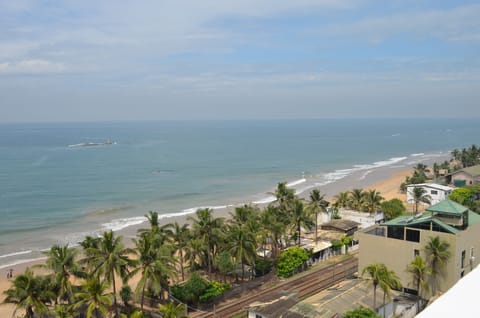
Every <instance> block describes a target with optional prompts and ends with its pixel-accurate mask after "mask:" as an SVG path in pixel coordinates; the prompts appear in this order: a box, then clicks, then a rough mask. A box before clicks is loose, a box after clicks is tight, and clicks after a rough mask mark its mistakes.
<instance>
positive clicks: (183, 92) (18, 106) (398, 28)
mask: <svg viewBox="0 0 480 318" xmlns="http://www.w3.org/2000/svg"><path fill="white" fill-rule="evenodd" d="M0 30H1V32H0V122H23V121H28V122H30V121H45V122H51V121H121V120H171V119H283V118H333V117H335V118H343V117H348V118H352V117H353V118H357V117H367V118H371V117H421V118H429V117H442V118H445V117H448V118H450V117H468V118H480V105H479V101H480V3H479V2H478V1H442V0H432V1H429V0H389V1H385V0H381V1H373V0H372V1H369V0H356V1H353V0H288V1H284V0H237V1H231V0H202V1H199V0H156V1H153V0H152V1H127V0H125V1H118V0H104V1H99V0H96V1H90V0H78V1H74V0H64V1H53V0H51V1H46V0H45V1H43V0H31V1H30V0H15V1H11V0H0Z"/></svg>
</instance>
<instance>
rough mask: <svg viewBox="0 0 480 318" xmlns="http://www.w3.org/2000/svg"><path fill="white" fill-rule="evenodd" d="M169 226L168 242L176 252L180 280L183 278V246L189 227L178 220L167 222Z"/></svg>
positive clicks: (184, 246) (187, 239) (188, 237)
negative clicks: (171, 222)
mask: <svg viewBox="0 0 480 318" xmlns="http://www.w3.org/2000/svg"><path fill="white" fill-rule="evenodd" d="M169 226H170V229H171V231H170V237H169V239H170V242H171V244H172V246H173V247H174V249H175V251H176V252H178V256H179V259H178V263H179V264H180V272H181V274H182V281H184V280H185V248H186V247H187V244H188V241H189V240H190V229H189V228H188V225H187V224H183V225H180V224H178V222H175V223H173V224H169Z"/></svg>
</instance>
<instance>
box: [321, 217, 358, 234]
mask: <svg viewBox="0 0 480 318" xmlns="http://www.w3.org/2000/svg"><path fill="white" fill-rule="evenodd" d="M359 225H360V223H358V222H355V221H351V220H346V219H340V220H332V221H330V222H327V223H323V224H322V225H321V229H322V230H329V231H335V232H340V233H343V235H346V236H351V235H353V233H355V232H356V231H357V230H358V226H359Z"/></svg>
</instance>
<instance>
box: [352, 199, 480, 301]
mask: <svg viewBox="0 0 480 318" xmlns="http://www.w3.org/2000/svg"><path fill="white" fill-rule="evenodd" d="M479 233H480V216H479V215H478V214H476V213H474V212H472V211H470V210H469V209H468V208H467V207H464V206H463V205H460V204H458V203H456V202H454V201H451V200H449V199H446V200H444V201H441V202H440V203H437V204H435V205H432V206H430V207H428V208H427V209H426V212H425V213H423V214H419V215H417V216H414V217H413V216H400V217H398V218H395V219H393V220H390V221H388V222H385V223H382V224H378V225H374V226H372V227H370V228H367V229H365V230H363V231H359V232H357V233H356V234H355V238H356V239H357V240H359V243H360V248H359V254H358V258H359V272H361V271H362V270H363V269H364V268H365V267H366V266H368V265H370V264H373V263H384V264H385V265H386V266H387V267H388V268H389V269H391V270H393V271H395V273H396V274H397V275H398V276H399V278H400V280H401V282H402V285H403V286H404V291H406V292H409V293H413V294H415V293H417V292H418V291H417V287H416V285H415V284H414V283H413V279H412V277H411V275H410V274H409V273H408V272H407V270H406V269H407V266H408V265H409V264H410V263H411V262H412V261H413V260H414V258H415V256H417V255H420V256H421V257H422V258H424V259H425V246H426V245H427V244H428V242H429V240H430V238H433V237H436V236H438V237H439V238H440V240H442V241H446V242H448V243H449V244H450V253H451V256H450V259H449V261H448V262H447V263H446V264H445V267H444V271H443V272H442V273H441V275H439V277H441V279H439V281H438V282H437V283H438V285H437V286H438V288H437V291H446V290H447V289H449V288H450V287H452V286H453V285H454V284H455V283H456V282H457V281H458V280H459V279H460V278H461V277H463V276H464V275H465V274H467V273H468V272H470V271H472V269H473V268H475V266H477V264H478V263H479V259H480V258H479V257H478V253H479V251H480V234H479ZM422 296H426V297H427V298H428V297H429V296H431V295H430V294H428V293H423V292H422Z"/></svg>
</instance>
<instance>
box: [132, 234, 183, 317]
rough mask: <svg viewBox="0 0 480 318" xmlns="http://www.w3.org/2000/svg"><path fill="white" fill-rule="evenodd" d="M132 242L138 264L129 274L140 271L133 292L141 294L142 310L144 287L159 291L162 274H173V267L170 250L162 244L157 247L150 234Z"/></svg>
mask: <svg viewBox="0 0 480 318" xmlns="http://www.w3.org/2000/svg"><path fill="white" fill-rule="evenodd" d="M134 242H135V246H136V249H135V253H136V254H137V255H138V261H139V266H138V267H136V268H135V270H133V271H132V273H131V274H130V275H134V274H136V273H138V272H139V273H140V280H139V281H138V283H137V287H136V288H135V294H136V295H137V296H139V295H140V296H141V302H140V309H141V311H142V312H143V304H144V299H145V289H146V288H147V287H149V288H150V289H151V290H152V291H153V292H155V293H159V292H160V290H161V286H162V280H163V278H164V276H167V277H171V276H173V275H174V273H175V268H174V266H173V258H172V253H171V250H170V249H169V248H168V247H166V246H164V245H162V246H160V247H158V248H157V247H156V246H155V244H154V238H153V237H152V236H151V235H144V236H141V237H140V238H139V239H136V240H134Z"/></svg>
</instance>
